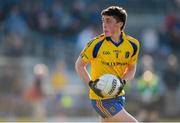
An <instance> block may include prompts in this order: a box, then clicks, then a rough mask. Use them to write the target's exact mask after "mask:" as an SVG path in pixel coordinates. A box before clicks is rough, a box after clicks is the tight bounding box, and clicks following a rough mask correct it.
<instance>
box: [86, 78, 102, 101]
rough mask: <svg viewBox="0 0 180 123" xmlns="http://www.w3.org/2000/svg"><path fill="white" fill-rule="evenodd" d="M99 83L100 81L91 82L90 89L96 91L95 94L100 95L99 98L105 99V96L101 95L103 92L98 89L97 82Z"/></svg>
mask: <svg viewBox="0 0 180 123" xmlns="http://www.w3.org/2000/svg"><path fill="white" fill-rule="evenodd" d="M98 81H99V79H96V80H95V81H92V80H91V81H89V83H88V84H89V87H90V88H91V89H92V90H93V91H94V93H95V94H96V95H98V96H99V97H101V98H103V97H104V96H103V95H102V93H101V90H100V89H98V88H97V82H98Z"/></svg>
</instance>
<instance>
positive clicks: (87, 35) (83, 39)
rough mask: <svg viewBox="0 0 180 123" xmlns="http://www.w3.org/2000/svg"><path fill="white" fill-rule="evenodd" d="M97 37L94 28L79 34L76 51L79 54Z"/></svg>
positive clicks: (88, 28)
mask: <svg viewBox="0 0 180 123" xmlns="http://www.w3.org/2000/svg"><path fill="white" fill-rule="evenodd" d="M95 36H97V35H96V31H95V27H93V26H88V27H86V28H84V29H83V30H82V31H81V32H80V33H79V35H78V39H77V44H76V49H77V52H78V54H79V53H80V51H81V50H82V49H83V48H84V46H85V45H86V44H87V43H88V42H89V41H90V40H92V38H93V37H95Z"/></svg>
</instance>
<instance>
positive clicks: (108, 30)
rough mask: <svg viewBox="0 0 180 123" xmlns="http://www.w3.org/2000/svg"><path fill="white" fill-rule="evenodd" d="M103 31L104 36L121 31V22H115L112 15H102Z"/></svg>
mask: <svg viewBox="0 0 180 123" xmlns="http://www.w3.org/2000/svg"><path fill="white" fill-rule="evenodd" d="M102 26H103V32H104V34H105V36H106V37H111V36H112V35H113V34H116V33H119V32H121V26H122V22H117V21H116V19H115V18H114V17H113V16H107V15H103V16H102Z"/></svg>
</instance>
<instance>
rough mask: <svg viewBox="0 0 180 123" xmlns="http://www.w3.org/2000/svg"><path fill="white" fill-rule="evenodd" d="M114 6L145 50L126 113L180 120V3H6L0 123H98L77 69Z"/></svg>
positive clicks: (0, 1)
mask: <svg viewBox="0 0 180 123" xmlns="http://www.w3.org/2000/svg"><path fill="white" fill-rule="evenodd" d="M110 5H119V6H122V7H123V8H125V9H126V10H127V13H128V22H127V25H126V29H125V33H127V34H129V35H131V36H133V37H135V38H137V39H138V40H139V41H140V44H141V50H140V55H139V60H138V67H137V72H136V77H135V79H134V80H133V81H132V82H129V83H128V84H127V86H126V88H125V90H126V100H127V104H126V106H125V107H126V109H127V110H128V111H129V112H130V113H131V114H132V115H133V116H135V117H136V118H137V119H138V120H139V121H180V84H179V83H180V67H179V63H180V62H179V60H180V0H104V1H102V0H0V121H84V122H86V121H98V115H97V114H96V112H95V111H94V109H93V108H92V107H91V105H90V101H89V100H88V88H87V85H85V84H84V83H83V82H82V81H81V80H80V78H79V77H78V76H77V74H76V73H75V70H74V63H75V60H76V59H77V57H78V55H79V53H80V51H81V50H82V48H83V47H84V46H85V44H86V43H87V41H89V40H90V39H92V38H93V37H94V36H97V35H99V34H101V33H102V28H101V16H100V12H101V10H103V9H105V8H106V7H108V6H110Z"/></svg>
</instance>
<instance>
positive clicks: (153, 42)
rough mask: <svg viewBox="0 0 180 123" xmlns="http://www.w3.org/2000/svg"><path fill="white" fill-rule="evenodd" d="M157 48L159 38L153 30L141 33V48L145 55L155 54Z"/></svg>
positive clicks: (149, 29)
mask: <svg viewBox="0 0 180 123" xmlns="http://www.w3.org/2000/svg"><path fill="white" fill-rule="evenodd" d="M158 47H159V38H158V35H157V32H156V30H155V29H154V28H148V29H145V30H144V31H143V33H142V48H143V50H144V52H145V53H152V54H153V53H156V54H157V52H156V51H157V50H158Z"/></svg>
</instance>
